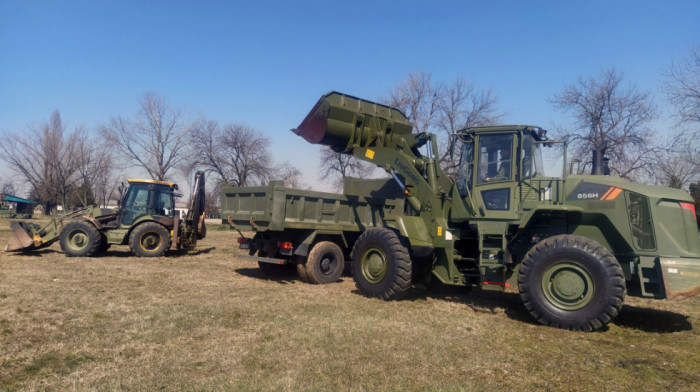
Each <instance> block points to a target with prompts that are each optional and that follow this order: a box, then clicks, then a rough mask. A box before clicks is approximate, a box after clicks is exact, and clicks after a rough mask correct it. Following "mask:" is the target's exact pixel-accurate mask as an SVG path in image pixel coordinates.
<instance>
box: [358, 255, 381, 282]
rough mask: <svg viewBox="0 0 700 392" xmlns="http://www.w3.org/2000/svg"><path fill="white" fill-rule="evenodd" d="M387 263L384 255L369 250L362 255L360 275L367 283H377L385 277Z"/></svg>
mask: <svg viewBox="0 0 700 392" xmlns="http://www.w3.org/2000/svg"><path fill="white" fill-rule="evenodd" d="M386 270H387V263H386V257H384V254H383V253H382V252H380V251H379V250H377V249H369V250H368V251H367V252H365V254H364V255H362V274H363V275H364V277H365V279H367V281H368V282H369V283H379V282H381V281H382V280H383V279H384V277H385V276H386Z"/></svg>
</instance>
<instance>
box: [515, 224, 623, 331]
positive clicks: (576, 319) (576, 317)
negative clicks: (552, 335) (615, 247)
mask: <svg viewBox="0 0 700 392" xmlns="http://www.w3.org/2000/svg"><path fill="white" fill-rule="evenodd" d="M518 290H519V291H520V297H521V298H522V300H523V304H524V305H525V307H526V308H527V310H528V311H529V312H530V314H532V316H533V317H535V318H536V319H537V320H538V321H539V322H541V323H542V324H545V325H550V326H553V327H557V328H563V329H570V330H577V331H592V330H595V329H599V328H602V327H603V326H604V325H605V324H607V323H609V322H610V321H611V320H612V319H613V318H615V317H616V316H617V314H618V313H619V312H620V309H621V308H622V303H623V301H624V299H625V278H624V274H623V272H622V268H621V267H620V264H619V263H618V262H617V259H616V258H615V256H613V254H612V253H610V251H608V250H607V249H606V248H605V247H604V246H603V245H601V244H599V243H598V242H596V241H593V240H591V239H589V238H586V237H582V236H579V235H558V236H554V237H550V238H547V239H545V240H543V241H541V242H539V243H538V244H536V245H535V246H533V247H532V249H530V251H529V252H528V253H527V255H525V258H524V259H523V262H522V264H521V266H520V272H519V275H518Z"/></svg>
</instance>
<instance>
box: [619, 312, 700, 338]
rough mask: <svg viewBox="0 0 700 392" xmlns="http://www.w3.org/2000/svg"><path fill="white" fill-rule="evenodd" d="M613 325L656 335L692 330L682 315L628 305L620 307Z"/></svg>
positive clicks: (685, 317)
mask: <svg viewBox="0 0 700 392" xmlns="http://www.w3.org/2000/svg"><path fill="white" fill-rule="evenodd" d="M613 323H614V324H615V325H618V326H620V327H623V328H631V329H638V330H641V331H644V332H656V333H673V332H681V331H691V330H692V329H693V324H692V323H691V322H690V319H689V317H688V316H685V315H683V314H680V313H675V312H669V311H666V310H657V309H649V308H640V307H638V306H629V305H624V306H623V307H622V310H621V311H620V314H619V315H618V316H617V318H615V320H614V321H613Z"/></svg>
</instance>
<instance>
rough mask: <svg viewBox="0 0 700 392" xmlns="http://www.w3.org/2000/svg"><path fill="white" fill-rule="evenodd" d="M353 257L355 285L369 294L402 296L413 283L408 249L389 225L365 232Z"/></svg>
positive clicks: (385, 298)
mask: <svg viewBox="0 0 700 392" xmlns="http://www.w3.org/2000/svg"><path fill="white" fill-rule="evenodd" d="M350 258H351V259H352V276H353V279H354V280H355V286H357V288H358V290H360V292H361V293H362V294H364V295H366V296H368V297H379V298H381V299H384V300H390V299H398V298H400V297H401V296H403V295H404V294H405V293H406V291H408V289H409V288H410V287H411V269H412V266H411V258H410V256H409V254H408V249H406V247H405V246H404V245H403V244H402V243H401V241H400V240H399V237H398V236H397V235H396V233H395V232H393V231H392V230H390V229H388V228H386V227H374V228H371V229H369V230H367V231H365V232H364V233H362V235H360V238H358V239H357V242H356V243H355V246H354V247H353V249H352V253H351V255H350Z"/></svg>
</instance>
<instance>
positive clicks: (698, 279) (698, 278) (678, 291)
mask: <svg viewBox="0 0 700 392" xmlns="http://www.w3.org/2000/svg"><path fill="white" fill-rule="evenodd" d="M659 264H660V265H661V274H662V276H663V280H664V288H665V289H666V299H669V300H676V301H678V300H682V299H685V298H688V297H692V296H694V295H697V294H700V258H672V257H659Z"/></svg>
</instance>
